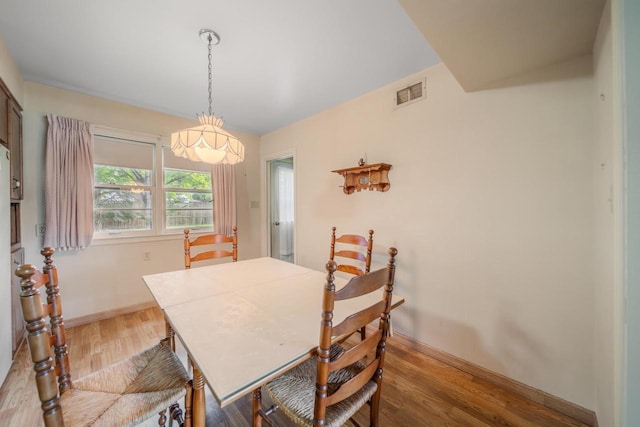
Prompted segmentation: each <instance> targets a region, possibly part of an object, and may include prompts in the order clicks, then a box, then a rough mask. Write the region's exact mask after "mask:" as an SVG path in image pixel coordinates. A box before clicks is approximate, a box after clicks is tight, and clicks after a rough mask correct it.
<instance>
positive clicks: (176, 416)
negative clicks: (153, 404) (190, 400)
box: [169, 403, 184, 427]
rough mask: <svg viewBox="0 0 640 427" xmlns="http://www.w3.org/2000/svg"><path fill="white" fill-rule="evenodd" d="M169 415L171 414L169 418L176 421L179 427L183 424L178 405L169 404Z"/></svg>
mask: <svg viewBox="0 0 640 427" xmlns="http://www.w3.org/2000/svg"><path fill="white" fill-rule="evenodd" d="M169 415H171V419H172V420H173V421H175V422H177V423H178V425H179V426H180V427H183V426H184V419H183V418H182V409H180V405H179V404H177V403H174V404H173V405H171V406H169Z"/></svg>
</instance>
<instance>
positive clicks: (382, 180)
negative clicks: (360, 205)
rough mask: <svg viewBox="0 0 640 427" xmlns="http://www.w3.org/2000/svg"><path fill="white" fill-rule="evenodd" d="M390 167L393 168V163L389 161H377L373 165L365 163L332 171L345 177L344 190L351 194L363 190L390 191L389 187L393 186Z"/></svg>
mask: <svg viewBox="0 0 640 427" xmlns="http://www.w3.org/2000/svg"><path fill="white" fill-rule="evenodd" d="M389 169H391V165H389V164H387V163H375V164H373V165H367V164H363V165H361V166H355V167H352V168H346V169H337V170H334V171H331V172H335V173H337V174H340V175H342V176H343V177H344V186H342V190H343V191H344V192H345V194H351V193H353V192H354V191H362V190H369V191H373V190H378V191H383V192H384V191H388V190H389V187H391V183H390V182H389Z"/></svg>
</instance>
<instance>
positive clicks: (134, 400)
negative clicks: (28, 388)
mask: <svg viewBox="0 0 640 427" xmlns="http://www.w3.org/2000/svg"><path fill="white" fill-rule="evenodd" d="M188 381H189V376H188V375H187V372H186V370H185V369H184V367H183V366H182V363H181V362H180V360H179V359H178V357H177V356H176V354H175V353H174V352H173V351H172V350H171V348H170V347H168V346H166V345H163V344H157V345H155V346H153V347H151V348H149V349H147V350H145V351H143V352H141V353H138V354H136V355H134V356H131V357H129V358H127V359H125V360H122V361H120V362H118V363H115V364H113V365H111V366H108V367H107V368H105V369H102V370H100V371H97V372H94V373H92V374H90V375H87V376H85V377H82V378H80V379H77V380H74V381H73V385H72V388H71V389H70V390H69V391H67V392H66V393H64V394H63V395H62V396H61V398H60V404H61V406H62V413H63V417H64V422H65V426H69V427H85V426H86V427H89V426H92V427H103V426H104V427H107V426H118V427H120V426H123V427H124V426H126V427H129V426H134V425H136V424H139V423H141V422H142V421H144V420H146V419H148V418H150V417H151V416H153V415H156V414H158V413H159V412H160V411H162V410H164V409H166V408H168V407H169V406H171V405H172V404H174V403H175V402H177V401H179V400H181V399H182V398H184V396H185V393H186V389H185V384H186V383H187V382H188Z"/></svg>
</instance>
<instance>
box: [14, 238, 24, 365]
mask: <svg viewBox="0 0 640 427" xmlns="http://www.w3.org/2000/svg"><path fill="white" fill-rule="evenodd" d="M20 264H24V249H23V248H20V249H17V250H15V251H13V252H11V331H12V333H11V343H12V345H11V357H15V355H16V352H17V351H18V349H19V348H20V345H22V342H23V341H24V336H25V331H24V323H23V320H22V312H21V311H20V310H21V308H20V278H19V277H18V276H16V275H15V274H13V272H14V271H15V270H16V268H17V267H18V266H19V265H20Z"/></svg>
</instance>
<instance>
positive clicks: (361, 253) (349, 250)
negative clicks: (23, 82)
mask: <svg viewBox="0 0 640 427" xmlns="http://www.w3.org/2000/svg"><path fill="white" fill-rule="evenodd" d="M336 243H339V244H341V245H349V246H342V248H343V249H339V250H337V251H336ZM372 250H373V230H369V238H368V239H367V238H366V237H364V236H359V235H357V234H343V235H342V236H340V237H337V238H336V228H335V227H331V251H330V252H329V259H330V260H331V261H334V260H335V257H340V258H346V259H348V260H353V261H356V264H357V263H358V262H360V263H361V264H360V265H364V269H362V268H360V267H359V266H358V265H354V264H344V263H338V264H336V265H337V271H342V272H345V273H349V274H353V275H354V276H362V275H363V274H365V273H368V272H369V269H370V268H371V251H372ZM362 263H363V264H362Z"/></svg>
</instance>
